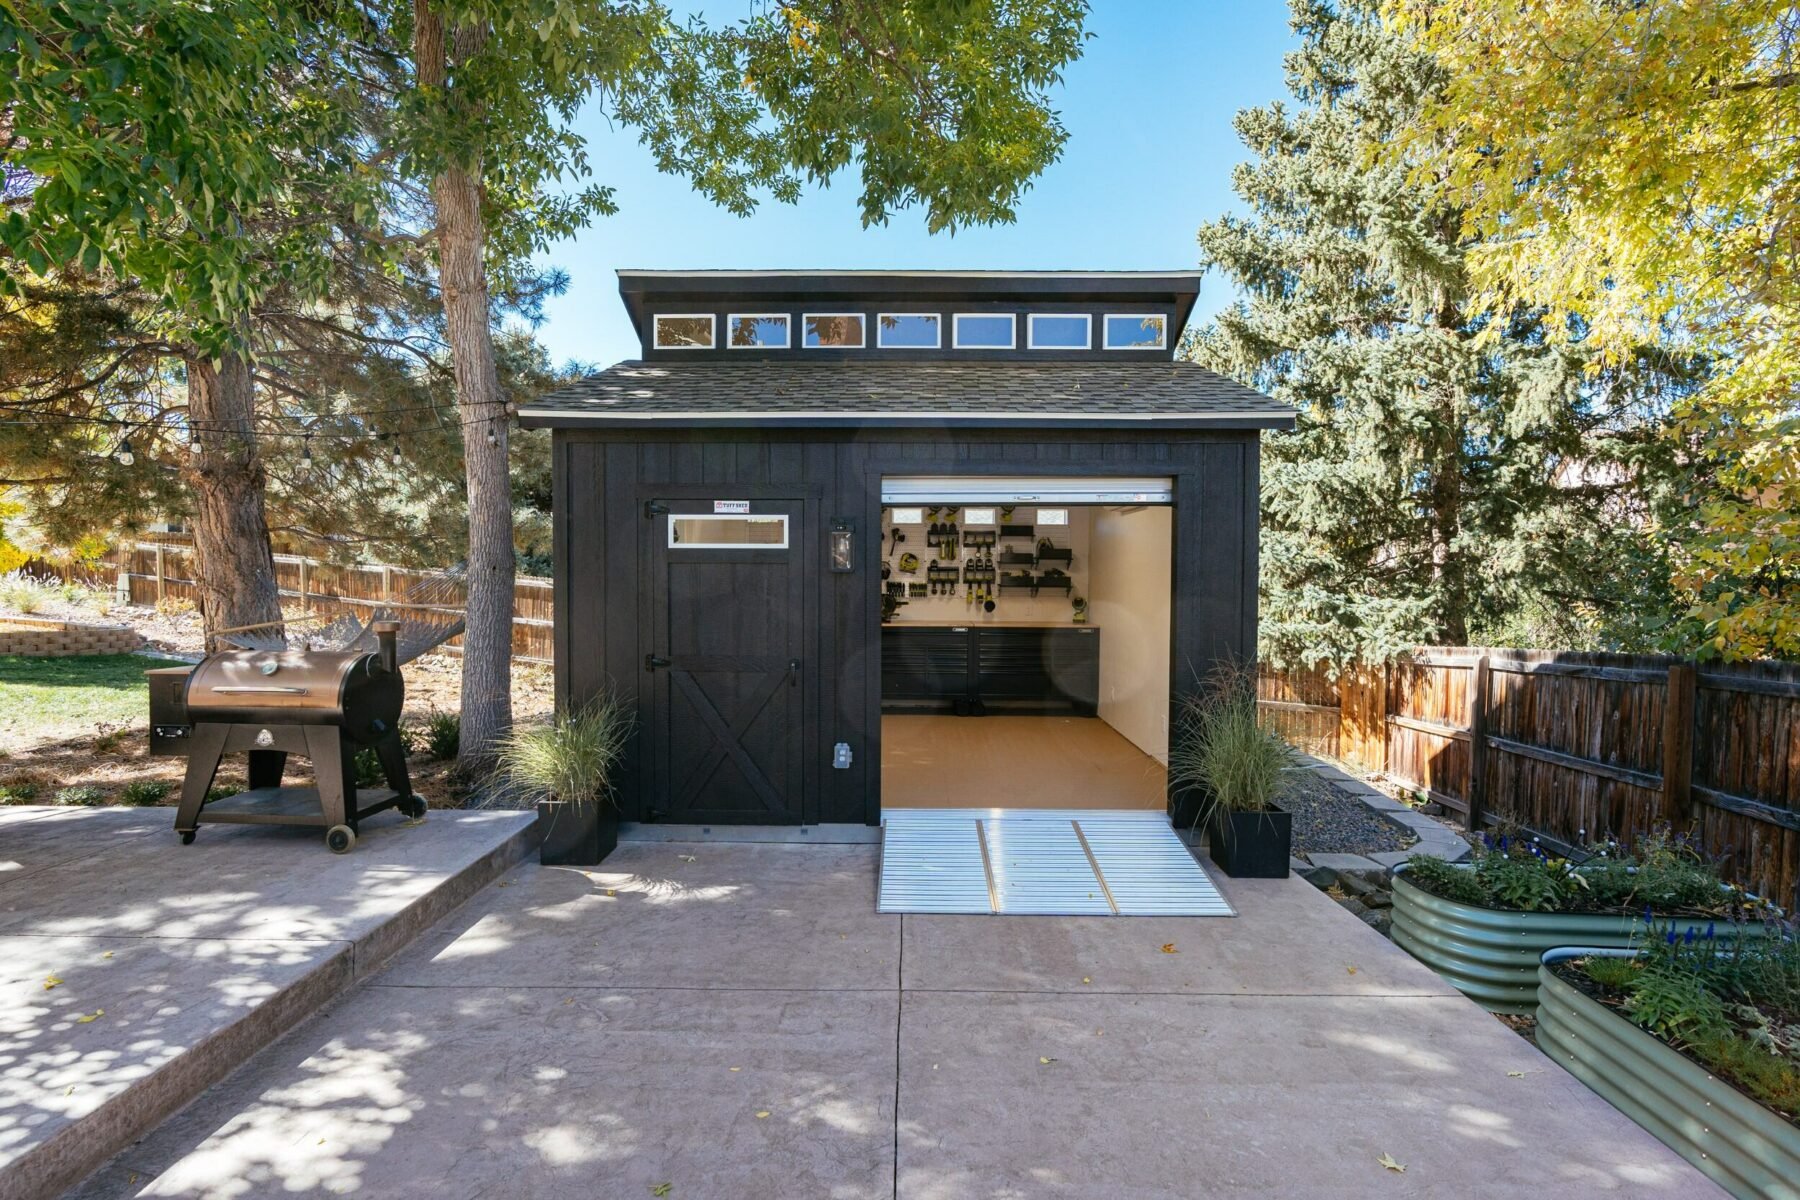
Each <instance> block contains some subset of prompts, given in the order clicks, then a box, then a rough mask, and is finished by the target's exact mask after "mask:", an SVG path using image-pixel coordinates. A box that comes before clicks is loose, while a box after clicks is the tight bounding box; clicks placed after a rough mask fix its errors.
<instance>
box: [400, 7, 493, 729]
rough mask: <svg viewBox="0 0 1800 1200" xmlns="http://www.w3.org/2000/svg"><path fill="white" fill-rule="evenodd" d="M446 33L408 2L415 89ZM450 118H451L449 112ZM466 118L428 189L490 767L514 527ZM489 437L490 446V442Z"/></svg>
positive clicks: (467, 695)
mask: <svg viewBox="0 0 1800 1200" xmlns="http://www.w3.org/2000/svg"><path fill="white" fill-rule="evenodd" d="M485 40H486V30H485V28H483V27H482V26H480V25H472V26H461V27H458V28H456V29H454V30H451V31H450V44H449V52H450V55H451V56H453V57H454V58H455V60H456V61H459V62H460V61H463V60H466V59H468V58H471V57H473V56H474V55H475V54H477V53H479V52H480V50H481V47H482V44H483V42H484V41H485ZM445 50H446V45H445V30H444V28H443V23H442V21H441V20H440V19H439V17H438V15H437V14H436V13H435V12H434V11H433V10H432V8H431V5H430V4H429V3H428V0H416V2H415V4H414V38H413V52H414V58H415V61H416V63H417V69H418V81H419V84H420V86H421V87H430V88H442V87H443V86H444V84H445V80H446V78H447V69H446V68H447V61H448V60H447V58H446V54H445ZM451 111H452V112H458V110H456V109H455V108H454V107H453V108H452V110H451ZM458 115H459V116H461V117H462V118H464V126H465V128H466V130H467V134H468V136H467V138H466V139H464V140H463V141H462V142H461V144H462V145H463V146H465V147H467V148H468V149H467V151H466V152H467V153H468V155H469V157H468V158H467V159H465V161H464V162H462V163H461V164H459V165H457V166H453V167H450V168H449V169H447V170H445V171H443V172H442V173H441V174H439V175H438V176H437V177H436V178H434V179H433V180H432V183H431V198H432V201H433V203H434V205H435V206H436V208H437V238H438V282H439V286H440V289H441V290H442V292H443V299H444V320H445V325H446V333H447V335H448V337H449V341H450V358H451V363H452V366H453V368H454V373H455V376H456V404H457V410H458V412H459V413H460V414H461V418H462V433H463V479H464V483H465V485H466V486H467V489H468V498H469V560H468V562H469V565H468V592H469V604H468V617H467V626H466V629H465V632H464V634H463V671H462V736H461V747H460V749H459V751H458V755H457V757H458V758H459V759H460V760H461V761H462V762H464V763H465V764H470V765H484V764H486V763H487V762H489V761H491V759H492V757H493V753H494V743H495V740H496V739H497V738H498V737H499V735H500V734H502V733H503V732H505V730H506V728H507V726H509V725H511V724H512V617H513V574H514V570H513V528H512V482H511V477H510V474H509V472H508V470H507V441H508V438H507V433H508V430H507V415H506V398H505V397H504V396H503V395H501V392H500V377H499V374H498V372H497V371H496V370H495V368H494V343H493V332H492V326H491V324H490V319H489V318H490V313H489V305H488V289H487V266H486V263H485V262H484V259H483V254H484V242H485V228H484V226H483V225H482V220H481V158H480V155H479V152H478V151H477V150H476V149H475V147H478V146H479V145H480V137H481V135H482V125H481V122H480V116H479V113H467V112H458ZM490 433H491V434H492V435H493V442H492V443H491V444H490V443H489V440H488V437H489V434H490Z"/></svg>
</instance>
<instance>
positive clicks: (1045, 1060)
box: [1038, 1058, 1056, 1067]
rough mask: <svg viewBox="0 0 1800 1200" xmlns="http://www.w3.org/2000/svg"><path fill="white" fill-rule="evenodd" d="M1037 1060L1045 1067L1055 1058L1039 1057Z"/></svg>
mask: <svg viewBox="0 0 1800 1200" xmlns="http://www.w3.org/2000/svg"><path fill="white" fill-rule="evenodd" d="M1038 1061H1039V1062H1041V1063H1043V1064H1044V1065H1045V1066H1046V1067H1047V1066H1049V1065H1050V1064H1051V1063H1053V1062H1055V1061H1056V1060H1055V1059H1054V1058H1039V1059H1038Z"/></svg>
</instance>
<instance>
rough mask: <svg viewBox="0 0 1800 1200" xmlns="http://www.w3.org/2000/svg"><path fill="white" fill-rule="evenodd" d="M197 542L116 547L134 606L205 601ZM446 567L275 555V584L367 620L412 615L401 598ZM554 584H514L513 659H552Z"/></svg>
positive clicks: (305, 600)
mask: <svg viewBox="0 0 1800 1200" xmlns="http://www.w3.org/2000/svg"><path fill="white" fill-rule="evenodd" d="M193 554H194V550H193V548H192V547H190V546H181V545H174V544H171V543H167V542H137V543H134V544H132V545H129V546H120V547H118V549H117V550H116V551H115V554H114V558H115V565H116V567H117V570H118V572H119V577H120V578H122V579H123V580H125V581H126V584H127V586H128V587H129V588H130V591H131V602H132V603H133V604H157V603H160V602H161V601H163V600H167V599H176V600H192V601H198V599H199V595H200V590H199V587H198V585H197V584H196V583H195V581H194V569H193V558H192V556H193ZM439 574H441V572H437V571H420V570H414V569H412V568H410V567H394V566H387V565H383V564H368V563H358V564H355V565H341V564H337V563H326V562H320V561H319V560H318V559H312V558H303V557H301V556H299V555H296V554H277V555H276V556H275V582H276V585H277V586H278V587H279V588H280V589H281V598H282V601H283V603H284V604H286V603H287V602H289V601H292V602H293V603H294V604H295V605H297V606H298V607H301V608H304V609H306V610H307V611H309V612H316V613H320V614H321V615H324V616H336V615H337V614H338V613H342V612H349V613H353V614H355V615H356V616H358V617H362V618H367V617H368V615H369V613H370V611H371V610H373V609H375V608H378V607H382V608H390V609H393V610H394V611H396V612H398V613H400V614H402V615H404V614H405V612H406V608H407V606H406V605H405V604H404V603H402V602H401V597H403V596H404V595H405V594H406V590H407V589H408V588H410V587H412V586H413V585H414V584H415V583H418V582H419V581H420V580H423V579H429V578H433V577H435V576H437V575H439ZM550 618H551V586H550V581H549V580H548V579H535V578H530V577H521V578H519V579H518V580H516V581H515V582H514V584H513V621H512V633H513V638H512V641H513V657H514V658H517V659H522V660H524V661H526V662H541V663H547V662H549V661H550V657H551V645H552V635H551V619H550ZM445 649H447V650H448V651H449V652H450V653H452V654H459V653H461V651H462V639H461V638H460V637H458V638H453V639H451V641H450V642H448V643H447V644H446V646H445Z"/></svg>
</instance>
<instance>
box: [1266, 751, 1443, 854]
mask: <svg viewBox="0 0 1800 1200" xmlns="http://www.w3.org/2000/svg"><path fill="white" fill-rule="evenodd" d="M1291 774H1292V775H1293V776H1294V777H1295V782H1294V783H1293V784H1292V785H1291V786H1290V788H1289V790H1288V791H1287V792H1286V793H1285V794H1284V795H1283V796H1282V798H1281V806H1282V807H1283V808H1285V809H1287V810H1288V811H1289V812H1291V813H1293V814H1294V853H1295V854H1302V855H1304V854H1378V853H1380V852H1382V851H1385V850H1404V849H1406V848H1407V847H1408V846H1410V845H1412V844H1413V843H1414V842H1416V841H1418V839H1417V838H1415V837H1413V836H1412V835H1411V834H1409V833H1407V832H1406V831H1405V830H1403V829H1401V828H1400V827H1399V826H1398V825H1395V824H1394V823H1393V822H1392V821H1389V820H1388V819H1386V818H1385V817H1383V816H1382V815H1381V814H1380V813H1377V812H1375V811H1374V810H1373V809H1371V808H1369V807H1368V806H1367V805H1365V804H1363V802H1362V801H1360V800H1358V799H1357V798H1356V797H1354V796H1349V795H1346V794H1344V793H1343V792H1340V791H1339V790H1338V789H1337V788H1336V787H1334V786H1332V784H1331V782H1330V781H1329V780H1326V779H1321V778H1319V776H1318V775H1316V774H1314V773H1313V772H1312V771H1309V770H1304V769H1302V770H1295V771H1293V772H1292V773H1291Z"/></svg>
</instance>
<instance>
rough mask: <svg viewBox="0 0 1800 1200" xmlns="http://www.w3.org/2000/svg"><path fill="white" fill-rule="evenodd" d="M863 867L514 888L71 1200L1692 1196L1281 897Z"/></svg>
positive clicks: (1630, 1139) (262, 1059) (1542, 1069)
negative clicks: (953, 881)
mask: <svg viewBox="0 0 1800 1200" xmlns="http://www.w3.org/2000/svg"><path fill="white" fill-rule="evenodd" d="M875 854H876V851H875V849H874V848H873V847H871V846H865V845H825V846H819V845H771V844H743V843H736V844H721V843H707V844H682V843H672V842H642V843H629V844H626V845H623V846H621V847H620V849H619V851H618V852H617V853H616V854H615V855H614V857H613V859H612V860H611V861H609V862H608V863H607V864H605V866H604V867H603V868H598V869H595V870H593V871H590V872H584V871H580V870H569V869H555V868H543V867H539V866H536V865H534V864H533V865H523V866H520V867H517V868H515V869H514V870H512V871H511V872H510V873H509V874H508V875H507V876H506V877H505V878H504V879H503V880H502V881H501V882H500V883H498V884H496V885H494V886H490V887H489V888H488V889H487V890H486V891H485V892H484V893H483V894H481V895H480V896H478V897H476V898H475V899H474V900H473V901H471V902H470V903H468V904H467V905H465V906H464V907H463V908H461V909H460V910H458V911H457V912H455V913H454V914H452V915H451V916H450V917H449V918H448V919H446V920H445V921H444V922H442V923H441V924H440V925H439V926H438V927H436V928H435V929H432V930H430V931H429V932H427V933H426V934H425V935H423V936H422V937H421V938H420V940H419V941H418V942H417V943H415V944H414V945H413V946H412V947H411V948H410V949H409V950H407V951H405V952H403V953H401V954H400V955H398V956H397V957H396V958H395V960H394V961H393V963H392V964H391V965H390V966H389V967H388V968H387V969H386V970H385V971H383V972H382V973H380V974H379V975H377V976H375V977H374V978H372V979H370V980H368V981H366V982H364V983H363V984H361V985H359V986H358V987H357V988H355V989H354V990H353V991H351V992H350V993H348V994H346V995H345V996H344V997H343V998H342V999H341V1000H340V1001H339V1002H336V1003H334V1004H332V1005H331V1006H329V1008H328V1009H327V1010H326V1011H325V1012H324V1013H322V1014H321V1015H320V1016H319V1017H317V1018H315V1019H314V1020H311V1021H309V1022H308V1023H306V1024H305V1025H303V1026H301V1027H299V1028H298V1029H296V1030H295V1031H294V1032H293V1033H291V1034H289V1035H288V1036H287V1037H286V1038H284V1039H283V1040H282V1041H280V1042H278V1043H277V1044H275V1045H274V1046H272V1047H271V1048H270V1049H268V1050H267V1051H265V1052H264V1053H262V1054H261V1055H259V1056H258V1057H256V1058H255V1059H254V1060H252V1061H251V1062H249V1063H248V1064H247V1065H246V1066H245V1067H244V1068H243V1069H242V1070H240V1071H239V1072H238V1073H237V1074H236V1075H234V1076H232V1077H231V1078H230V1079H228V1080H227V1081H225V1082H224V1083H223V1084H221V1085H219V1086H217V1087H215V1088H213V1089H212V1090H211V1091H209V1092H208V1093H207V1094H206V1095H205V1096H203V1097H202V1098H201V1099H200V1100H199V1101H197V1102H196V1103H195V1104H193V1105H192V1106H190V1107H189V1108H188V1109H186V1110H185V1111H184V1112H182V1113H180V1114H178V1115H177V1116H176V1117H175V1118H173V1119H172V1120H170V1121H169V1122H167V1123H166V1124H165V1125H164V1126H163V1127H162V1128H161V1129H159V1130H158V1131H157V1132H155V1133H154V1134H153V1135H151V1136H149V1137H148V1138H146V1139H144V1140H143V1141H142V1142H140V1143H139V1144H137V1145H136V1146H133V1147H132V1148H130V1149H129V1150H127V1151H126V1152H125V1153H124V1154H122V1155H121V1156H120V1157H119V1158H118V1159H117V1160H115V1161H114V1162H113V1163H112V1164H111V1165H110V1166H108V1167H107V1168H106V1169H105V1170H104V1171H102V1172H101V1173H100V1174H98V1175H97V1176H95V1177H94V1178H93V1179H91V1180H89V1181H88V1183H87V1185H86V1186H85V1187H84V1188H83V1189H81V1190H80V1191H79V1193H78V1194H79V1195H81V1196H84V1197H116V1196H158V1197H174V1196H179V1197H219V1198H223V1197H243V1196H268V1195H281V1196H304V1195H326V1194H345V1193H351V1192H360V1193H361V1194H363V1195H370V1196H383V1197H407V1196H417V1197H427V1196H429V1197H476V1196H531V1197H560V1196H569V1197H582V1198H584V1200H586V1198H591V1197H596V1196H606V1197H612V1196H620V1197H631V1196H650V1195H667V1196H669V1197H673V1198H690V1197H721V1198H725V1197H730V1198H732V1200H742V1198H745V1197H780V1198H783V1200H786V1198H792V1197H842V1198H850V1197H876V1196H882V1197H887V1196H896V1195H897V1196H902V1197H909V1198H920V1200H927V1198H929V1200H949V1198H953V1197H954V1198H962V1197H986V1198H1001V1197H1005V1198H1013V1197H1035V1196H1084V1197H1089V1196H1091V1197H1196V1196H1282V1197H1291V1196H1330V1197H1346V1196H1351V1197H1354V1196H1379V1197H1384V1198H1386V1197H1395V1196H1444V1197H1451V1196H1454V1197H1459V1198H1460V1197H1481V1196H1493V1197H1518V1196H1573V1195H1581V1196H1635V1197H1677V1196H1680V1197H1703V1196H1704V1197H1716V1196H1720V1195H1722V1194H1723V1193H1721V1192H1719V1191H1718V1190H1717V1189H1716V1188H1715V1187H1714V1186H1713V1185H1712V1184H1711V1183H1710V1182H1708V1181H1707V1180H1706V1179H1704V1178H1703V1177H1702V1176H1700V1175H1699V1174H1698V1173H1697V1172H1695V1171H1693V1170H1692V1169H1691V1168H1689V1167H1688V1166H1687V1165H1686V1164H1685V1163H1683V1162H1682V1161H1681V1160H1680V1159H1678V1158H1677V1157H1676V1156H1675V1155H1674V1154H1672V1153H1670V1152H1669V1151H1667V1150H1665V1149H1664V1148H1663V1147H1662V1146H1661V1145H1660V1144H1659V1143H1657V1142H1656V1141H1654V1140H1653V1139H1652V1138H1650V1137H1649V1135H1647V1134H1645V1133H1643V1132H1641V1131H1640V1130H1639V1129H1638V1128H1637V1127H1636V1126H1635V1125H1632V1124H1631V1123H1630V1122H1628V1121H1627V1120H1626V1119H1625V1118H1623V1117H1622V1116H1620V1115H1619V1114H1618V1113H1616V1112H1615V1111H1614V1110H1613V1109H1612V1108H1611V1107H1609V1106H1608V1105H1607V1104H1606V1103H1605V1102H1603V1101H1601V1100H1600V1099H1599V1098H1597V1097H1595V1096H1594V1095H1592V1094H1591V1093H1590V1092H1588V1091H1587V1089H1586V1088H1585V1087H1583V1086H1582V1085H1581V1084H1580V1083H1578V1082H1577V1081H1576V1080H1574V1079H1573V1078H1572V1077H1570V1076H1569V1075H1567V1074H1566V1073H1564V1072H1563V1071H1562V1069H1561V1068H1559V1067H1557V1066H1556V1065H1555V1064H1554V1063H1552V1062H1550V1061H1549V1060H1548V1059H1546V1058H1544V1057H1543V1056H1542V1055H1541V1054H1539V1053H1538V1052H1537V1051H1536V1050H1534V1049H1532V1048H1531V1046H1529V1045H1528V1044H1526V1043H1525V1042H1524V1041H1522V1040H1520V1039H1519V1038H1518V1037H1516V1036H1515V1035H1513V1034H1512V1033H1510V1032H1509V1031H1508V1030H1507V1029H1506V1028H1505V1027H1504V1026H1502V1025H1501V1024H1500V1023H1499V1022H1498V1021H1496V1020H1495V1019H1494V1018H1492V1017H1490V1016H1488V1015H1487V1014H1485V1013H1483V1012H1482V1011H1481V1010H1480V1009H1478V1008H1477V1007H1476V1006H1475V1005H1473V1004H1472V1003H1470V1002H1469V1001H1467V1000H1465V999H1463V998H1462V997H1461V996H1459V995H1458V994H1457V993H1455V992H1454V991H1452V990H1450V989H1449V988H1448V987H1446V986H1444V985H1443V984H1442V983H1440V982H1439V981H1438V980H1437V978H1436V977H1435V976H1433V975H1432V974H1431V973H1430V972H1428V971H1427V970H1425V969H1424V968H1423V967H1421V966H1419V965H1418V964H1416V963H1414V962H1413V961H1412V960H1411V959H1410V958H1408V957H1407V956H1406V955H1405V954H1403V953H1401V952H1400V951H1399V950H1397V949H1396V948H1395V947H1394V946H1393V945H1391V944H1390V943H1389V942H1387V941H1386V940H1384V939H1383V938H1381V937H1380V936H1379V935H1378V934H1376V933H1374V932H1373V931H1372V930H1370V929H1369V928H1368V927H1367V926H1365V925H1364V924H1363V923H1362V922H1360V921H1358V920H1357V919H1355V918H1354V917H1352V916H1351V915H1349V914H1348V913H1346V912H1344V911H1343V910H1341V909H1340V908H1338V907H1337V906H1336V905H1335V904H1333V903H1332V902H1331V901H1330V900H1329V899H1328V898H1327V897H1325V896H1323V895H1322V894H1320V893H1319V892H1317V891H1315V890H1314V889H1313V888H1311V887H1310V886H1308V885H1307V884H1305V883H1303V882H1301V881H1300V880H1298V879H1293V880H1287V881H1281V882H1255V881H1231V880H1225V881H1223V885H1224V889H1225V891H1226V893H1227V895H1228V896H1229V898H1230V900H1231V902H1232V904H1233V905H1234V906H1235V907H1236V909H1237V911H1238V912H1239V913H1240V914H1242V915H1241V916H1239V917H1237V918H1234V919H1195V918H1181V919H1160V918H1134V919H1127V920H1122V919H1117V918H1110V919H1109V918H1089V919H1070V918H1047V917H1000V916H983V917H916V916H908V917H899V916H879V915H877V914H876V913H875V912H874V905H873V893H874V886H875V868H876V861H875ZM1384 1155H1387V1156H1391V1158H1392V1160H1393V1161H1394V1162H1396V1163H1398V1164H1403V1165H1404V1166H1405V1171H1404V1173H1399V1172H1396V1171H1393V1170H1390V1169H1388V1168H1386V1167H1384V1166H1383V1165H1382V1162H1381V1160H1382V1158H1383V1156H1384ZM665 1184H666V1185H668V1186H667V1188H666V1190H665V1189H663V1185H665Z"/></svg>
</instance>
